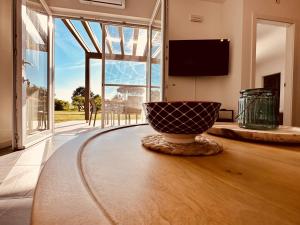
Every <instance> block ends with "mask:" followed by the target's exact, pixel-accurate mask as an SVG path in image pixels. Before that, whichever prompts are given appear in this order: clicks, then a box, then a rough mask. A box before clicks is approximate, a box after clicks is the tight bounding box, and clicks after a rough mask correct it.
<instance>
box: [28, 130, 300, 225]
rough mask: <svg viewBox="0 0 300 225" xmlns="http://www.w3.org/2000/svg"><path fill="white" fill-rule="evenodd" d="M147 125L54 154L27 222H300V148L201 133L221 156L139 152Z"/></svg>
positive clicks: (139, 224) (138, 224)
mask: <svg viewBox="0 0 300 225" xmlns="http://www.w3.org/2000/svg"><path fill="white" fill-rule="evenodd" d="M152 133H155V131H154V130H153V129H152V128H150V127H149V126H137V127H131V128H123V129H119V130H115V131H111V132H108V133H104V134H101V135H97V136H95V137H93V138H92V139H90V140H89V141H87V142H86V143H85V145H84V146H83V147H82V148H75V146H74V148H73V149H70V148H66V149H65V150H63V151H60V152H57V154H55V155H54V156H53V157H52V158H51V159H50V160H49V161H48V163H47V164H46V165H45V168H44V170H43V172H42V174H41V177H40V179H39V182H38V185H37V189H36V192H35V197H34V207H33V212H32V224H34V225H41V224H42V225H48V224H49V225H50V224H51V225H58V224H64V225H69V224H70V225H71V224H72V225H79V224H85V225H92V224H93V225H97V224H120V225H142V224H143V225H185V224H187V225H214V224H215V225H219V224H222V225H260V224H261V225H285V224H294V225H296V224H300V146H299V145H298V146H296V145H294V146H287V145H269V144H258V143H247V142H241V141H236V140H230V139H225V138H220V137H215V136H210V135H207V134H205V135H206V136H207V137H209V138H212V139H214V140H216V141H218V142H219V143H220V144H222V145H223V147H224V152H223V153H221V154H219V155H215V156H209V157H180V156H170V155H164V154H160V153H156V152H151V151H149V150H146V149H145V148H144V147H142V145H141V142H140V140H141V138H142V137H144V136H146V135H149V134H152Z"/></svg>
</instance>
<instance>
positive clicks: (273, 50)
mask: <svg viewBox="0 0 300 225" xmlns="http://www.w3.org/2000/svg"><path fill="white" fill-rule="evenodd" d="M286 32H287V30H286V27H285V26H284V25H281V26H279V25H271V24H265V23H258V24H257V35H256V36H257V39H256V76H255V87H258V88H261V87H263V77H264V76H266V75H271V74H274V73H280V74H281V80H280V86H281V87H280V90H281V91H280V112H283V111H284V83H285V49H286Z"/></svg>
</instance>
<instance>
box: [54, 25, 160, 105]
mask: <svg viewBox="0 0 300 225" xmlns="http://www.w3.org/2000/svg"><path fill="white" fill-rule="evenodd" d="M72 22H73V23H74V25H75V26H76V28H77V29H78V31H79V32H80V33H81V34H82V36H83V38H84V39H85V40H86V41H87V40H89V39H88V38H87V34H86V33H85V31H84V29H83V27H82V25H81V24H80V22H79V21H75V20H74V21H73V20H72ZM90 24H91V27H92V29H93V30H94V32H95V34H96V36H97V37H98V40H99V41H101V28H100V26H99V24H97V23H93V22H91V23H90ZM110 29H111V32H110V33H112V34H114V32H115V31H114V29H115V27H113V26H112V27H111V28H110ZM125 32H127V33H128V35H127V36H129V35H131V33H132V32H131V31H130V30H129V29H128V30H127V31H124V34H125ZM125 36H126V35H125ZM88 46H89V48H90V49H93V47H92V43H88ZM125 47H126V46H125ZM90 65H91V91H92V92H94V93H95V94H101V70H102V69H101V60H96V59H93V60H91V62H90ZM152 70H153V82H152V85H159V84H160V68H159V65H158V64H157V65H153V66H152ZM84 72H85V53H84V50H83V49H82V48H81V46H80V45H79V44H78V43H77V41H76V40H75V39H74V37H73V36H72V34H71V33H70V32H69V31H68V30H67V28H66V27H65V25H64V24H63V22H62V21H61V20H60V19H55V94H56V96H55V98H58V99H63V100H67V101H71V95H72V93H73V90H75V89H76V88H77V87H79V86H84ZM105 82H106V83H110V84H112V83H113V84H138V85H145V83H146V63H140V62H126V61H115V60H107V61H106V80H105ZM113 94H115V93H114V92H113V88H107V90H106V96H107V97H113V96H112V95H113Z"/></svg>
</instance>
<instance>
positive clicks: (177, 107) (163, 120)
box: [144, 102, 221, 134]
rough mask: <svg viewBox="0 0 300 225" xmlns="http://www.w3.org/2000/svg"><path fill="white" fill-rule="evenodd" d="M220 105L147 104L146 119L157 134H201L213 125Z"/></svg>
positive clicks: (196, 103) (206, 103)
mask: <svg viewBox="0 0 300 225" xmlns="http://www.w3.org/2000/svg"><path fill="white" fill-rule="evenodd" d="M220 106H221V103H217V102H149V103H145V104H144V107H145V112H146V118H147V120H148V121H149V123H150V125H151V126H152V127H153V128H154V129H155V130H156V131H158V132H161V133H171V134H201V133H203V132H204V131H206V130H207V129H209V128H210V127H212V125H213V124H214V122H215V121H216V119H217V117H218V112H219V109H220Z"/></svg>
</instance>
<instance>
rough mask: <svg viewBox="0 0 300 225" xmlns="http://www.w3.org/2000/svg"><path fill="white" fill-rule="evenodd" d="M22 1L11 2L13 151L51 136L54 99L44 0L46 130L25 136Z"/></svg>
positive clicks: (50, 35)
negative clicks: (46, 38)
mask: <svg viewBox="0 0 300 225" xmlns="http://www.w3.org/2000/svg"><path fill="white" fill-rule="evenodd" d="M23 1H24V0H13V46H14V47H13V49H14V50H13V52H14V62H13V66H14V68H13V82H14V85H13V96H14V104H13V112H14V119H13V143H12V147H13V149H14V150H21V149H24V148H27V147H29V146H31V145H34V144H36V143H38V142H40V141H42V140H44V139H46V138H48V137H50V136H52V135H53V131H54V130H53V115H54V111H53V110H54V98H53V84H54V83H53V82H54V79H53V72H54V70H53V68H54V64H53V63H54V62H53V57H54V50H53V46H54V45H53V25H52V24H53V23H52V22H53V18H52V14H51V11H50V9H49V7H48V6H47V4H46V3H45V1H44V0H39V2H40V3H41V5H42V6H43V8H44V10H45V12H46V15H47V16H48V43H47V45H48V57H47V58H48V59H47V60H48V68H47V72H48V78H47V81H48V85H47V88H48V118H47V119H48V129H47V130H45V131H41V132H39V133H38V134H34V135H31V136H30V137H27V136H26V119H25V115H26V114H25V110H26V106H25V105H23V103H24V93H23V70H22V64H23V63H22V61H23V59H22V32H23V31H22V27H23V25H22V5H23ZM20 34H21V35H20Z"/></svg>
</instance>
